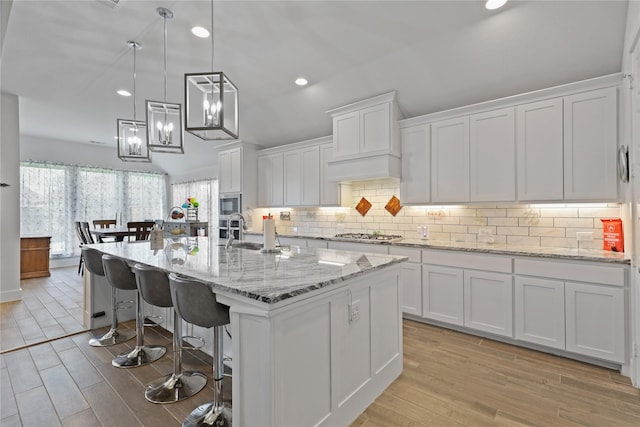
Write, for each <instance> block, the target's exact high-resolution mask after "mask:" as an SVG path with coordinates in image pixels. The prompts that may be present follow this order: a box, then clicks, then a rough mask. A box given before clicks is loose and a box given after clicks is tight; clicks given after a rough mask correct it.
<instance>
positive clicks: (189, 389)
mask: <svg viewBox="0 0 640 427" xmlns="http://www.w3.org/2000/svg"><path fill="white" fill-rule="evenodd" d="M205 385H207V376H206V375H205V374H203V373H202V372H197V371H184V372H182V321H181V319H180V318H179V317H178V315H177V313H176V312H175V310H174V319H173V373H172V374H170V375H167V376H166V377H164V378H163V379H161V380H159V381H155V382H153V383H151V384H150V385H149V386H148V387H147V390H146V391H145V393H144V397H146V399H147V400H148V401H150V402H153V403H174V402H178V401H180V400H184V399H186V398H188V397H191V396H193V395H194V394H196V393H198V392H199V391H200V390H202V389H203V388H204V386H205Z"/></svg>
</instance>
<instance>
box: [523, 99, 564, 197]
mask: <svg viewBox="0 0 640 427" xmlns="http://www.w3.org/2000/svg"><path fill="white" fill-rule="evenodd" d="M516 121H517V124H518V125H517V127H516V128H517V129H518V131H517V136H516V146H517V153H518V154H517V155H518V162H517V164H518V200H519V201H541V200H544V201H546V200H549V201H551V200H562V199H563V193H564V191H563V182H564V177H563V174H564V172H563V148H562V147H563V146H562V139H563V136H562V98H556V99H548V100H544V101H539V102H533V103H531V104H525V105H520V106H518V107H517V108H516Z"/></svg>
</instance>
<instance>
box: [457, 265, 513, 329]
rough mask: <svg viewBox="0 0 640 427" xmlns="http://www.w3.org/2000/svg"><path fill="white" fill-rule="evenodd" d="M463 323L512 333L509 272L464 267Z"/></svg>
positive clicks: (510, 279) (478, 327)
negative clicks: (493, 271) (473, 269)
mask: <svg viewBox="0 0 640 427" xmlns="http://www.w3.org/2000/svg"><path fill="white" fill-rule="evenodd" d="M464 326H466V327H468V328H473V329H478V330H480V331H485V332H491V333H492V334H496V335H502V336H505V337H513V279H512V276H511V275H510V274H503V273H491V272H484V271H470V270H465V271H464Z"/></svg>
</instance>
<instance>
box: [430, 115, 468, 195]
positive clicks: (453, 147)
mask: <svg viewBox="0 0 640 427" xmlns="http://www.w3.org/2000/svg"><path fill="white" fill-rule="evenodd" d="M431 201H432V202H434V203H440V202H467V201H469V117H468V116H465V117H459V118H455V119H450V120H443V121H439V122H435V123H432V124H431Z"/></svg>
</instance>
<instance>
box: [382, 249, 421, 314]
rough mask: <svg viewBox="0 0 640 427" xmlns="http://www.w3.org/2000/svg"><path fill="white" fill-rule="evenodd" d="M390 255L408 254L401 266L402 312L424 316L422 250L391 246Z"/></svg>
mask: <svg viewBox="0 0 640 427" xmlns="http://www.w3.org/2000/svg"><path fill="white" fill-rule="evenodd" d="M389 255H399V256H406V257H408V258H409V260H408V261H405V262H403V263H402V264H401V265H400V267H401V271H400V281H401V284H402V312H403V313H407V314H413V315H414V316H422V266H421V265H420V261H421V259H422V251H421V250H420V249H414V248H402V247H397V246H391V247H389Z"/></svg>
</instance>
